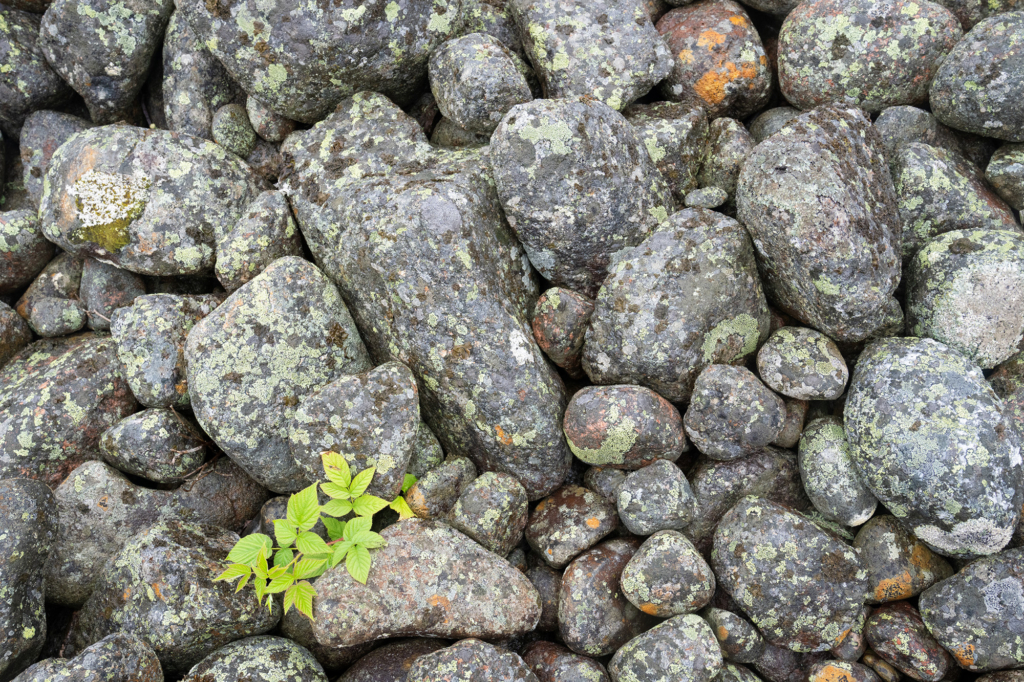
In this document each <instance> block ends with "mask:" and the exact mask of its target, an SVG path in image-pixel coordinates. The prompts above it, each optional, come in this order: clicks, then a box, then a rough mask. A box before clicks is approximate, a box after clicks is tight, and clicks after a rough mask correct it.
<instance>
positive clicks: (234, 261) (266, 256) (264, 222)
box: [215, 190, 302, 293]
mask: <svg viewBox="0 0 1024 682" xmlns="http://www.w3.org/2000/svg"><path fill="white" fill-rule="evenodd" d="M285 256H302V235H300V234H299V228H298V227H297V226H296V224H295V218H294V217H292V209H291V207H289V206H288V200H287V199H286V198H285V195H284V194H282V193H281V192H278V191H277V190H269V191H266V192H263V193H262V194H260V195H259V196H258V197H256V199H255V200H254V201H253V202H252V203H251V204H249V207H248V208H247V209H246V211H245V214H244V215H243V216H242V218H241V219H240V220H239V221H238V223H236V224H235V226H234V228H233V229H232V230H231V231H230V232H228V233H227V234H226V235H224V237H223V238H222V239H221V240H220V241H219V242H217V264H216V266H215V272H216V273H217V279H218V280H219V281H220V283H221V284H222V285H223V286H224V289H226V290H227V291H228V292H229V293H231V292H234V291H236V290H237V289H238V288H239V287H241V286H242V285H243V284H245V283H246V282H248V281H249V280H251V279H252V278H253V277H255V276H256V275H258V274H260V273H261V272H263V271H264V270H266V269H267V266H269V265H270V264H271V263H273V262H274V261H275V260H277V259H278V258H283V257H285Z"/></svg>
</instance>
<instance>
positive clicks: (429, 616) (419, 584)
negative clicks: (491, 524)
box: [313, 519, 541, 646]
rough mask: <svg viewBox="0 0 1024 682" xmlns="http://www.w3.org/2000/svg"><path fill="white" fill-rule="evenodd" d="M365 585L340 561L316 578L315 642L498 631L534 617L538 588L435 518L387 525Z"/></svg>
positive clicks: (513, 630) (506, 633) (522, 626)
mask: <svg viewBox="0 0 1024 682" xmlns="http://www.w3.org/2000/svg"><path fill="white" fill-rule="evenodd" d="M381 535H382V536H384V539H385V540H387V543H388V544H387V546H385V547H383V548H381V549H378V550H372V552H373V554H372V557H373V564H372V566H371V567H370V575H369V578H368V579H367V581H366V584H365V585H362V584H360V583H358V582H356V581H355V580H354V579H353V578H352V576H351V575H349V573H348V571H347V570H345V567H344V566H341V565H339V566H338V567H337V568H335V569H331V570H329V571H328V572H327V573H325V574H324V575H323V576H322V577H321V578H320V579H318V580H317V582H316V591H317V597H316V600H315V602H314V604H313V609H314V616H315V619H314V623H313V632H314V634H315V635H316V638H317V640H318V641H319V642H320V643H321V644H326V645H331V646H351V645H354V644H361V643H362V642H369V641H373V640H377V639H384V638H386V637H407V636H425V637H443V638H446V639H463V638H466V637H483V638H487V639H501V638H504V637H511V636H514V635H518V634H523V633H525V632H529V631H530V630H532V629H533V628H534V627H535V626H536V625H537V621H538V620H540V612H541V601H540V595H539V594H538V593H537V590H536V589H534V587H533V585H532V584H531V583H530V581H529V579H527V577H526V576H525V575H523V574H522V573H520V572H519V571H518V570H516V569H515V568H513V567H512V565H511V564H509V563H508V562H507V561H505V560H504V559H502V558H501V557H499V556H497V555H495V554H493V553H491V552H489V551H487V550H486V549H484V548H483V547H481V546H480V545H478V544H477V543H475V542H474V541H472V540H470V539H469V538H468V537H466V536H465V535H463V534H462V533H460V532H458V531H457V530H454V529H452V528H449V527H448V526H446V525H444V524H442V523H440V522H437V521H427V520H422V519H410V520H407V521H402V522H400V523H397V524H395V525H393V526H388V527H387V528H385V529H384V530H383V531H382V532H381Z"/></svg>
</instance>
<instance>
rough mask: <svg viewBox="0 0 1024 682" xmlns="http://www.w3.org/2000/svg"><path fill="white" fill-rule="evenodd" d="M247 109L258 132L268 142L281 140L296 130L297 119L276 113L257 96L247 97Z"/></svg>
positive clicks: (250, 121)
mask: <svg viewBox="0 0 1024 682" xmlns="http://www.w3.org/2000/svg"><path fill="white" fill-rule="evenodd" d="M245 111H246V113H247V114H248V115H249V123H250V124H251V125H252V127H253V130H255V131H256V134H257V135H259V136H260V137H262V138H263V139H264V140H266V141H267V142H281V141H283V140H284V138H286V137H288V135H289V134H290V133H291V132H292V131H293V130H295V121H293V120H291V119H290V118H285V117H284V116H282V115H281V114H278V113H276V112H275V111H274V110H272V109H271V108H270V107H268V106H267V105H266V104H264V103H263V102H261V101H259V100H258V99H256V98H255V97H247V98H246V100H245Z"/></svg>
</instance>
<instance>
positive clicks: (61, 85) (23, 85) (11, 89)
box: [0, 8, 73, 138]
mask: <svg viewBox="0 0 1024 682" xmlns="http://www.w3.org/2000/svg"><path fill="white" fill-rule="evenodd" d="M39 20H40V17H39V15H38V14H30V13H29V12H22V11H20V10H17V9H7V8H4V9H3V10H0V24H2V25H0V62H2V63H3V64H4V66H5V67H9V68H7V69H5V70H4V73H3V74H0V130H2V131H3V133H4V134H5V135H9V136H11V137H15V138H16V137H17V136H18V132H19V131H20V130H21V126H22V124H23V123H24V122H25V119H26V118H27V117H28V116H29V114H31V113H32V112H34V111H38V110H40V109H52V108H54V107H58V106H60V105H61V104H63V103H64V101H65V100H67V99H68V98H69V97H71V95H72V94H73V92H72V90H71V88H69V87H68V86H67V84H66V83H65V82H64V81H63V80H62V79H61V77H60V76H58V75H57V74H56V73H55V72H54V71H53V69H52V68H51V66H50V64H49V63H48V62H47V59H46V57H45V56H44V55H43V48H42V44H41V43H42V41H41V40H40V36H39Z"/></svg>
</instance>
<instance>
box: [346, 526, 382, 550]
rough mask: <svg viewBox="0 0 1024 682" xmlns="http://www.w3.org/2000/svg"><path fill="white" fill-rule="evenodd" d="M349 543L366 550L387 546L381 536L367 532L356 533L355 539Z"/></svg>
mask: <svg viewBox="0 0 1024 682" xmlns="http://www.w3.org/2000/svg"><path fill="white" fill-rule="evenodd" d="M351 542H352V544H353V545H362V546H363V547H365V548H366V549H377V548H378V547H383V546H384V545H386V544H388V542H387V540H385V539H384V538H383V537H382V536H380V535H378V534H377V533H374V532H373V531H369V530H364V531H360V532H359V533H356V534H355V537H353V538H351Z"/></svg>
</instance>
